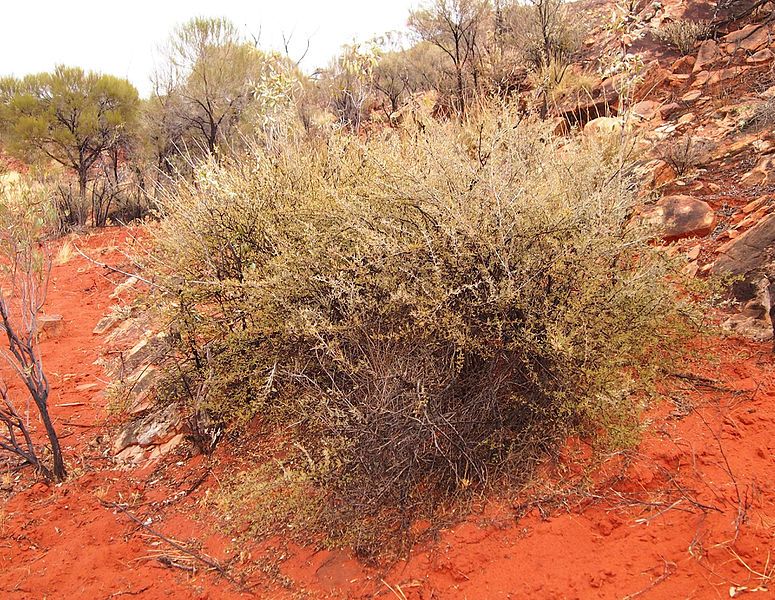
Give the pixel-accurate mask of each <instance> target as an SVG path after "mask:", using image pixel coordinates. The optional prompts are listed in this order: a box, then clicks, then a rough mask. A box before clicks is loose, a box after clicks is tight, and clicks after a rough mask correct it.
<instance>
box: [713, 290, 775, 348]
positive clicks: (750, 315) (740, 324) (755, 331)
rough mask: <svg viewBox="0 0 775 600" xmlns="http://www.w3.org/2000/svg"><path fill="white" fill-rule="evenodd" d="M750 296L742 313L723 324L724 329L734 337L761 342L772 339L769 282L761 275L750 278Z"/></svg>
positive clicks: (745, 300)
mask: <svg viewBox="0 0 775 600" xmlns="http://www.w3.org/2000/svg"><path fill="white" fill-rule="evenodd" d="M748 281H749V287H748V296H750V298H748V297H746V298H747V299H745V298H744V305H743V308H742V310H741V311H740V313H738V314H736V315H733V316H731V317H730V318H728V319H727V320H726V321H725V322H724V323H723V324H722V326H721V327H722V329H724V330H725V331H727V332H728V333H732V334H734V335H741V336H744V337H747V338H752V339H754V340H756V341H759V342H764V341H767V340H770V339H772V337H773V336H772V323H771V321H770V315H769V311H770V304H771V301H772V299H771V298H770V294H769V290H768V287H769V280H768V279H767V278H766V277H762V276H761V275H754V276H753V277H749V278H748Z"/></svg>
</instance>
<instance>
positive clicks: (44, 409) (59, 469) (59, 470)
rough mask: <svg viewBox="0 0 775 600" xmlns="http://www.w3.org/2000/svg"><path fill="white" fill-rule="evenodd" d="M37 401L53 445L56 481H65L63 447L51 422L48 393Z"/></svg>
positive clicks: (52, 453)
mask: <svg viewBox="0 0 775 600" xmlns="http://www.w3.org/2000/svg"><path fill="white" fill-rule="evenodd" d="M35 401H36V403H38V407H39V408H40V416H41V419H42V420H43V425H44V427H45V428H46V435H47V436H48V440H49V442H50V443H51V456H52V458H53V461H54V467H53V469H52V473H53V475H54V481H64V480H65V479H66V478H67V470H66V469H65V461H64V458H62V447H61V446H60V445H59V437H58V436H57V432H56V429H54V424H53V423H52V422H51V416H50V415H49V414H48V391H46V392H45V395H44V396H43V398H40V399H38V398H36V399H35Z"/></svg>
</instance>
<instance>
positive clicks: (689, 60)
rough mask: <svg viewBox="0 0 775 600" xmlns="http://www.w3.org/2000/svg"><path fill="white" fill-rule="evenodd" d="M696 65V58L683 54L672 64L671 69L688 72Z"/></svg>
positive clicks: (675, 71)
mask: <svg viewBox="0 0 775 600" xmlns="http://www.w3.org/2000/svg"><path fill="white" fill-rule="evenodd" d="M694 65H695V58H694V57H693V56H682V57H681V58H679V59H678V60H676V61H675V62H674V63H673V64H672V65H671V66H670V70H671V71H672V72H673V73H682V74H688V73H691V72H692V68H693V67H694Z"/></svg>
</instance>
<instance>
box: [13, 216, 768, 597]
mask: <svg viewBox="0 0 775 600" xmlns="http://www.w3.org/2000/svg"><path fill="white" fill-rule="evenodd" d="M73 240H74V241H75V243H76V244H77V245H78V247H80V248H82V249H83V250H84V251H85V252H86V253H88V254H90V255H91V256H94V257H95V258H97V259H98V260H101V261H106V262H111V261H112V262H113V263H115V262H116V261H119V262H120V261H121V260H122V255H121V253H120V251H119V248H120V247H124V246H128V245H131V243H132V238H131V236H130V235H128V233H127V232H126V231H123V230H119V229H113V230H107V231H104V232H100V233H98V234H95V235H91V236H81V237H80V238H73ZM71 241H72V240H71ZM120 279H121V278H120V277H118V276H116V275H114V274H110V273H107V272H106V271H105V270H104V269H101V268H100V267H98V266H97V265H95V264H93V263H91V262H89V261H87V260H86V259H84V258H83V257H82V256H80V255H79V254H77V253H75V254H73V256H72V257H70V258H69V260H68V261H67V262H65V263H64V264H58V265H56V266H55V267H54V269H53V272H52V279H51V285H50V290H49V297H48V302H47V305H46V312H47V313H49V314H61V315H63V317H64V323H65V325H64V331H62V332H61V333H60V334H58V335H57V336H55V337H53V338H52V339H49V340H46V341H44V342H43V344H42V352H43V357H44V363H45V366H46V369H47V371H48V373H49V374H50V376H51V384H52V395H51V406H52V408H51V410H52V413H53V415H54V417H55V419H56V424H57V426H58V428H59V430H60V432H61V435H62V437H63V443H64V446H65V451H66V453H67V460H68V467H69V470H70V473H71V478H70V479H69V480H68V481H67V482H66V483H64V484H62V485H58V486H53V487H47V486H45V485H44V484H42V483H36V484H34V485H31V486H29V483H30V473H29V472H21V473H19V474H15V475H13V474H7V475H6V476H5V477H4V478H2V479H0V498H2V499H3V503H2V504H0V598H9V599H20V598H24V599H28V598H29V599H33V598H48V599H55V598H126V597H133V596H134V597H140V598H148V599H155V598H243V597H257V598H323V597H328V598H374V597H382V598H399V599H400V598H406V599H407V600H410V599H424V600H428V599H431V598H433V599H457V598H461V599H462V598H468V599H471V600H473V599H480V598H488V599H489V598H515V599H517V598H541V599H543V598H557V599H573V598H580V599H582V598H583V599H586V598H606V599H607V598H611V599H613V598H617V599H623V598H628V599H633V598H643V599H668V598H669V599H673V598H696V599H704V598H729V597H730V595H732V596H735V597H737V596H741V595H746V596H750V597H751V598H754V599H755V598H759V597H761V598H764V597H768V595H769V593H770V592H768V591H766V588H767V585H768V584H769V583H770V581H769V580H770V578H771V576H772V573H773V564H775V557H771V554H772V553H773V551H774V550H775V483H773V473H775V469H774V467H775V464H773V463H774V459H773V456H775V438H773V436H772V431H773V427H774V426H775V370H773V355H772V353H771V352H770V348H769V346H765V345H759V344H753V343H747V342H741V341H738V340H733V339H726V340H724V339H711V340H705V341H703V342H702V343H698V348H697V356H698V358H697V359H696V364H695V365H694V366H693V367H691V369H690V370H691V371H692V373H689V372H688V370H687V369H684V371H683V372H682V375H683V376H682V377H674V378H670V379H668V380H666V381H665V382H664V388H665V390H666V396H668V397H669V398H670V399H665V400H664V401H663V402H662V403H661V404H660V405H659V406H658V407H656V408H655V409H654V411H653V412H652V413H651V414H650V415H649V419H650V422H649V425H648V432H647V434H646V435H645V437H644V440H643V442H642V444H641V446H640V448H639V450H638V452H637V454H636V455H635V456H634V457H632V458H631V459H630V460H629V461H626V462H625V461H623V460H622V459H621V457H615V458H612V459H611V461H610V462H609V463H608V464H607V466H606V468H605V469H604V471H605V472H606V473H607V474H608V476H609V479H608V480H606V481H607V482H606V483H600V484H599V485H598V488H599V491H598V492H597V493H595V494H593V495H592V496H590V497H587V498H585V499H583V500H578V499H575V500H572V499H571V498H567V501H566V502H559V503H558V502H554V503H551V502H548V501H547V502H546V503H544V504H543V505H536V508H534V509H532V510H530V511H528V513H527V514H526V515H525V516H523V517H522V518H517V516H518V511H517V510H516V509H515V508H513V507H510V506H508V504H509V503H506V505H505V506H503V505H501V506H499V507H492V506H488V507H486V508H484V509H482V510H481V511H480V512H479V513H477V514H474V515H472V516H471V517H469V518H468V519H467V520H466V521H465V522H464V523H461V524H459V525H457V526H455V527H453V528H450V529H448V530H443V531H441V532H440V534H439V536H438V539H437V540H435V541H434V542H429V543H427V544H426V545H424V546H421V547H418V548H416V549H415V550H414V551H413V552H412V553H411V555H410V556H409V557H408V558H407V559H406V560H405V561H404V562H402V563H400V564H398V565H394V566H392V567H391V568H389V569H385V570H383V571H380V572H378V571H375V570H373V569H370V568H367V567H365V566H363V565H361V564H360V563H359V562H358V561H356V560H355V559H353V558H352V557H350V556H349V555H348V554H347V553H346V552H330V551H319V550H316V549H314V548H312V547H310V548H299V547H296V546H294V545H291V544H287V543H284V542H283V541H282V540H273V541H272V544H271V548H273V549H272V550H267V548H268V547H269V546H267V545H264V546H263V548H264V549H263V550H261V548H262V547H261V546H256V547H254V548H250V549H244V548H239V547H237V546H236V544H235V543H234V542H233V541H232V540H230V539H229V538H228V537H224V536H223V535H221V534H219V533H217V531H216V528H215V523H216V518H215V517H214V516H213V515H211V514H210V513H209V512H208V511H209V508H208V505H207V504H206V503H205V502H203V499H205V498H206V497H207V496H208V495H209V494H210V493H211V492H212V491H213V490H215V489H217V487H218V485H219V483H218V477H217V475H215V473H220V472H223V470H224V469H227V468H228V463H227V461H226V457H225V456H219V453H218V452H216V455H215V457H214V458H213V459H210V460H209V461H208V460H207V459H204V458H202V457H195V458H188V457H184V455H183V454H179V455H176V456H168V457H166V458H165V459H164V460H162V461H160V462H158V463H155V464H152V465H149V466H146V467H144V468H143V469H136V470H119V469H118V468H117V467H116V466H115V465H114V464H113V462H112V460H111V458H110V457H109V453H108V449H109V448H110V438H109V434H110V431H111V419H110V418H109V417H108V416H107V413H106V407H105V404H106V400H105V398H104V396H103V394H102V391H103V390H104V388H105V385H106V382H105V381H104V379H103V374H102V369H101V367H100V366H98V365H95V364H94V362H95V360H96V359H97V358H98V357H99V354H100V351H101V350H100V344H101V340H100V339H99V338H98V337H97V336H95V335H93V334H92V329H93V328H94V326H95V324H96V323H97V321H99V319H100V318H101V317H102V316H103V315H104V314H105V313H106V312H107V311H108V309H109V307H110V306H111V304H113V303H114V300H111V299H110V298H109V296H110V294H111V292H112V291H113V289H114V287H115V285H116V283H118V282H119V281H120ZM63 405H70V406H63ZM221 454H224V453H223V452H221ZM208 463H209V464H208ZM222 463H223V464H222ZM2 475H3V474H2V473H0V477H2ZM614 476H617V477H614ZM603 479H605V478H603ZM25 485H26V486H27V487H25ZM520 501H521V500H520V499H519V498H515V499H513V505H514V506H516V505H517V504H519V502H520ZM111 502H116V503H121V504H122V506H124V505H128V506H130V507H131V508H130V509H129V510H130V512H131V514H132V515H136V516H137V517H138V518H139V519H140V520H141V521H142V522H144V523H146V524H147V526H146V527H141V526H140V525H138V524H137V523H136V522H134V521H132V520H131V518H130V517H129V516H128V515H127V514H125V513H123V512H121V511H120V510H116V509H114V508H112V507H111V506H112V505H110V504H109V503H111ZM148 527H150V529H152V530H153V531H155V532H158V533H161V534H163V535H164V536H165V537H168V538H172V539H174V540H179V541H182V542H185V543H186V544H188V543H190V542H192V541H198V544H199V545H198V547H199V548H200V549H199V550H198V553H200V555H208V556H211V557H214V558H215V559H217V560H218V561H219V562H220V563H221V564H224V565H228V566H229V567H230V568H229V573H232V574H234V577H235V578H238V577H239V578H240V580H241V582H242V583H241V585H239V586H238V585H237V584H236V583H234V582H231V581H228V580H227V579H225V578H224V577H222V576H220V575H219V574H217V573H214V572H212V571H209V570H208V569H207V567H206V566H205V565H203V564H193V563H192V562H191V561H190V560H189V558H187V557H186V556H185V555H184V556H181V555H180V553H179V552H176V551H175V550H174V548H172V547H171V546H170V545H169V544H168V543H167V542H166V541H164V540H162V539H160V538H159V537H157V536H155V535H152V534H151V533H150V532H149V530H148ZM187 547H189V546H187ZM165 561H166V564H165ZM170 561H172V562H174V563H176V564H177V565H178V566H177V567H175V566H172V565H170V564H169V563H170ZM179 567H183V568H179ZM773 585H775V584H773Z"/></svg>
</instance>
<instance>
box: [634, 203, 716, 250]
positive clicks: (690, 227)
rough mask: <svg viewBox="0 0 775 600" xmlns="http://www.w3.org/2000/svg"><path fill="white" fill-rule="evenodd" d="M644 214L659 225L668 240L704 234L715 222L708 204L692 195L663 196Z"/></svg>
mask: <svg viewBox="0 0 775 600" xmlns="http://www.w3.org/2000/svg"><path fill="white" fill-rule="evenodd" d="M644 216H645V217H646V219H647V220H648V221H650V222H652V223H654V224H655V225H657V226H658V227H659V229H660V231H661V233H662V237H663V239H664V240H665V241H668V242H672V241H675V240H680V239H683V238H689V237H702V236H706V235H708V234H709V233H710V232H712V231H713V227H714V226H715V224H716V213H715V212H714V211H713V209H712V208H711V207H710V205H709V204H708V203H707V202H703V201H702V200H698V199H697V198H693V197H692V196H683V195H676V196H665V197H664V198H662V199H661V200H660V201H659V202H657V203H656V204H655V205H654V206H653V207H651V208H650V209H649V210H647V211H646V213H645V215H644Z"/></svg>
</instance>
